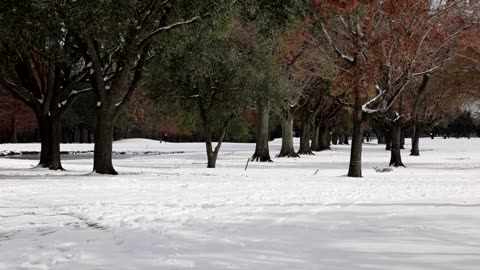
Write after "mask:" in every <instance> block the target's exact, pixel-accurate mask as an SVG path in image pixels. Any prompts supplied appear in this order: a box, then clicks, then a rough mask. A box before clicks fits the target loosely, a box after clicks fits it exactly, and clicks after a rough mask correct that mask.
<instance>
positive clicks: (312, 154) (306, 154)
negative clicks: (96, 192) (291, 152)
mask: <svg viewBox="0 0 480 270" xmlns="http://www.w3.org/2000/svg"><path fill="white" fill-rule="evenodd" d="M297 154H298V155H304V156H315V153H313V151H311V150H310V151H302V152H297Z"/></svg>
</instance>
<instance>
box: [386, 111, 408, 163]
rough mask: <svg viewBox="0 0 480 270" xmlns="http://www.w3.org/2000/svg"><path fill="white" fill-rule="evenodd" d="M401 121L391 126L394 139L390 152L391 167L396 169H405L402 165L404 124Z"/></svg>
mask: <svg viewBox="0 0 480 270" xmlns="http://www.w3.org/2000/svg"><path fill="white" fill-rule="evenodd" d="M400 122H401V121H400V120H398V121H396V122H393V123H391V125H390V132H391V138H392V148H391V151H390V166H394V167H399V166H402V167H405V165H403V163H402V155H401V148H400V145H401V140H402V124H401V123H400Z"/></svg>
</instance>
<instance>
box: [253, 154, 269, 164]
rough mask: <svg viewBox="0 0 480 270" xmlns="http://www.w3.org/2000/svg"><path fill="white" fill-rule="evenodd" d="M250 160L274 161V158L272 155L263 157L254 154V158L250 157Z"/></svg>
mask: <svg viewBox="0 0 480 270" xmlns="http://www.w3.org/2000/svg"><path fill="white" fill-rule="evenodd" d="M250 161H254V162H273V160H272V159H271V158H270V157H263V156H259V155H253V156H252V158H250Z"/></svg>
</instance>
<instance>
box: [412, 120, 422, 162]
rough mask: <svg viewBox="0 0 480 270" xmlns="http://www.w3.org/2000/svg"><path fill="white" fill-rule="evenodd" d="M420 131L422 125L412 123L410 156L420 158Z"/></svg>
mask: <svg viewBox="0 0 480 270" xmlns="http://www.w3.org/2000/svg"><path fill="white" fill-rule="evenodd" d="M422 129H423V125H422V124H421V123H419V122H415V123H414V125H413V132H412V150H411V151H410V156H420V148H419V147H418V145H419V143H420V134H421V133H422Z"/></svg>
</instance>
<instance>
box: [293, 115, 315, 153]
mask: <svg viewBox="0 0 480 270" xmlns="http://www.w3.org/2000/svg"><path fill="white" fill-rule="evenodd" d="M310 130H311V123H310V121H309V115H308V113H307V112H306V110H302V116H301V126H300V148H299V149H298V152H297V154H299V155H313V152H312V149H311V148H310Z"/></svg>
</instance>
